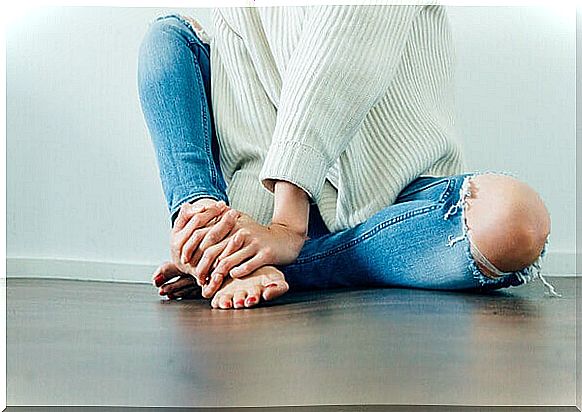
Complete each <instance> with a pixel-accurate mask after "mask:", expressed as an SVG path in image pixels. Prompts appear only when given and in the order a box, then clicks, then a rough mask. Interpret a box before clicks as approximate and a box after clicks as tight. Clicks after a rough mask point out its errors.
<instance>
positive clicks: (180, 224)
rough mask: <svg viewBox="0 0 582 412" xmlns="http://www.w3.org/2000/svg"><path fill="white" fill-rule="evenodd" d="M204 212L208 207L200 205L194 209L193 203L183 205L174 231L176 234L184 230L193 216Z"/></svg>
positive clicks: (175, 222)
mask: <svg viewBox="0 0 582 412" xmlns="http://www.w3.org/2000/svg"><path fill="white" fill-rule="evenodd" d="M204 210H206V206H204V205H198V206H197V207H194V205H193V204H192V203H189V202H185V203H183V204H182V206H180V210H179V211H178V216H176V220H175V221H174V227H173V228H172V230H173V231H175V232H178V231H180V230H182V229H183V228H184V225H186V223H188V221H189V220H190V218H191V217H192V216H193V215H195V214H196V213H200V212H203V211H204Z"/></svg>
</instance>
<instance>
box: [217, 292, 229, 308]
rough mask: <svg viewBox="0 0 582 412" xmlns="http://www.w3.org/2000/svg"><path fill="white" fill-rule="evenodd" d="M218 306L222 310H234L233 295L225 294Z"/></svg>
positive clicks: (219, 300)
mask: <svg viewBox="0 0 582 412" xmlns="http://www.w3.org/2000/svg"><path fill="white" fill-rule="evenodd" d="M218 306H219V307H220V309H231V308H232V293H225V294H224V295H222V296H220V298H219V299H218Z"/></svg>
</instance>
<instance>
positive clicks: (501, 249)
mask: <svg viewBox="0 0 582 412" xmlns="http://www.w3.org/2000/svg"><path fill="white" fill-rule="evenodd" d="M466 220H467V227H468V229H469V231H470V235H471V239H472V241H473V243H474V244H475V245H476V246H477V248H478V249H479V251H480V252H481V253H482V254H483V255H484V256H485V257H486V258H487V260H489V261H490V262H491V263H492V264H493V265H495V267H496V268H497V269H499V270H501V271H503V272H512V271H517V270H520V269H523V268H524V267H526V266H528V265H530V264H532V263H533V262H534V261H535V260H536V259H537V258H538V257H539V255H540V253H541V251H542V249H543V247H544V244H545V242H546V239H547V237H548V235H549V233H550V228H551V222H550V216H549V213H548V210H547V209H546V207H545V205H544V203H543V201H542V199H541V198H540V196H539V195H538V194H537V193H536V192H535V191H534V190H533V189H532V188H531V187H530V186H528V185H527V184H525V183H524V182H521V181H519V180H517V179H515V178H513V177H510V176H506V175H498V174H483V175H478V176H475V177H474V178H472V179H471V196H470V197H468V198H467V209H466ZM479 266H480V267H481V268H482V269H484V268H483V266H482V265H479ZM485 271H486V272H489V274H490V275H492V276H495V275H494V274H493V273H491V272H490V271H488V270H485Z"/></svg>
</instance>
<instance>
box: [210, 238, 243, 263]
mask: <svg viewBox="0 0 582 412" xmlns="http://www.w3.org/2000/svg"><path fill="white" fill-rule="evenodd" d="M229 239H230V241H229V243H228V244H227V245H226V248H224V250H223V251H222V253H221V254H220V255H219V256H218V257H217V258H216V261H217V262H219V263H220V262H222V261H223V260H224V259H225V258H227V257H228V256H230V255H232V254H233V253H234V252H236V251H237V250H239V249H240V248H241V247H243V245H244V239H243V236H241V235H240V234H239V233H236V234H234V235H233V236H231V237H230V238H229ZM218 266H220V265H217V267H218Z"/></svg>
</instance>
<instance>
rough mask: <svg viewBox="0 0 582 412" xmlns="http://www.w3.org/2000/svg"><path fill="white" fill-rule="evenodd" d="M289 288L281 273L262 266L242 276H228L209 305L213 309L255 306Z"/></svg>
mask: <svg viewBox="0 0 582 412" xmlns="http://www.w3.org/2000/svg"><path fill="white" fill-rule="evenodd" d="M288 290H289V285H288V284H287V282H286V281H285V276H284V275H283V273H282V272H281V271H280V270H278V269H277V268H275V267H274V266H262V267H260V268H259V269H256V270H255V271H254V272H252V273H251V274H250V275H247V276H245V277H244V278H238V279H233V278H231V277H228V278H227V279H226V280H225V281H224V283H223V284H222V287H221V288H220V290H219V291H218V292H216V294H215V295H214V297H213V298H212V301H211V303H210V305H211V306H212V308H214V309H242V308H251V307H253V306H256V305H257V304H258V303H259V302H260V301H261V300H264V301H268V300H273V299H276V298H278V297H279V296H281V295H283V294H285V293H286V292H287V291H288Z"/></svg>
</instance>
